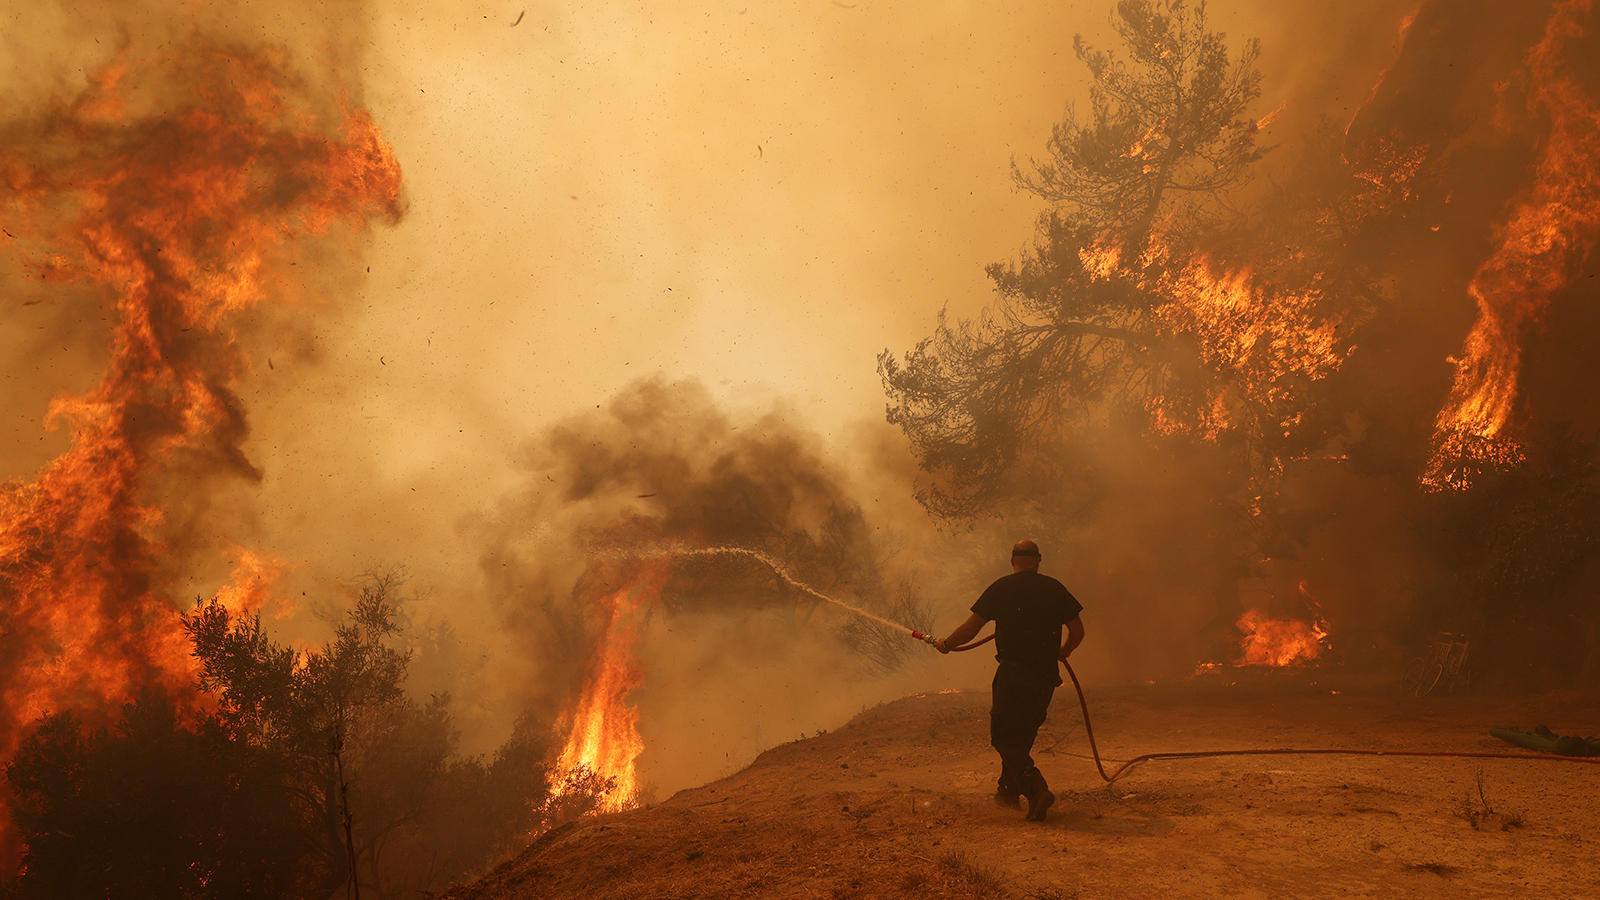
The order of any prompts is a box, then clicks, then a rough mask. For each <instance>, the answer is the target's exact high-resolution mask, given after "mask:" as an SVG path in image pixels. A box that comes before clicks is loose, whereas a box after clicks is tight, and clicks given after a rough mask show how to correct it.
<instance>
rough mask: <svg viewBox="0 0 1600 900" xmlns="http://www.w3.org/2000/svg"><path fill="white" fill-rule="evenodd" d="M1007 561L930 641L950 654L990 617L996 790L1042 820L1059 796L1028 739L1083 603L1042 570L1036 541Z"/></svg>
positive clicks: (1077, 639) (1077, 633)
mask: <svg viewBox="0 0 1600 900" xmlns="http://www.w3.org/2000/svg"><path fill="white" fill-rule="evenodd" d="M1011 568H1012V569H1013V571H1012V573H1011V574H1010V575H1007V576H1005V577H1004V578H1001V579H1000V580H998V581H996V582H995V583H994V584H991V585H989V589H988V590H986V591H984V592H983V596H981V597H979V598H978V602H977V603H974V604H972V615H971V617H969V618H968V619H967V620H966V621H965V622H962V623H961V624H960V625H959V626H958V627H957V628H956V630H955V631H952V632H950V636H949V637H947V638H945V639H944V640H941V641H935V642H934V647H936V648H937V649H938V650H939V652H940V653H949V652H950V648H951V647H956V646H960V645H961V644H965V643H966V642H967V641H970V640H972V639H973V638H974V637H977V635H978V629H980V628H982V627H983V623H985V622H988V621H990V620H991V619H992V620H994V634H995V637H994V646H995V657H994V658H995V659H997V660H999V662H1000V665H999V667H998V668H996V669H995V673H994V699H993V702H992V706H991V707H990V710H989V743H990V744H992V745H994V749H995V750H996V751H998V752H999V754H1000V780H999V782H998V783H997V784H996V787H995V795H994V797H995V800H996V802H998V803H1001V804H1002V805H1005V806H1010V807H1018V806H1021V798H1022V797H1027V798H1028V816H1027V817H1028V819H1029V820H1030V821H1034V822H1042V821H1044V815H1045V811H1046V810H1048V809H1049V808H1050V805H1051V804H1052V803H1055V802H1056V795H1055V794H1052V793H1051V792H1050V787H1049V785H1047V784H1046V783H1045V780H1044V775H1042V774H1040V772H1039V769H1038V768H1037V767H1035V766H1034V764H1033V756H1032V753H1033V739H1034V738H1035V737H1036V736H1038V734H1039V726H1040V725H1043V724H1044V717H1045V712H1046V711H1048V710H1049V708H1050V698H1051V697H1052V696H1053V695H1054V694H1055V692H1056V688H1057V687H1058V686H1059V685H1060V684H1061V672H1060V670H1059V669H1058V667H1057V665H1056V664H1057V662H1058V661H1061V662H1065V661H1066V658H1067V657H1069V656H1071V655H1072V651H1073V650H1075V649H1077V646H1078V645H1079V644H1081V643H1083V620H1082V619H1081V618H1080V617H1079V613H1081V612H1082V611H1083V605H1082V604H1080V603H1079V602H1078V600H1077V598H1076V597H1073V596H1072V592H1071V591H1068V590H1067V589H1066V586H1065V585H1063V584H1062V583H1061V582H1059V581H1057V580H1055V579H1054V578H1051V577H1050V576H1048V575H1040V574H1039V545H1038V544H1035V543H1034V542H1033V541H1018V542H1017V545H1016V546H1015V547H1013V548H1011ZM1063 625H1065V626H1066V627H1067V639H1066V641H1065V642H1062V640H1061V626H1063Z"/></svg>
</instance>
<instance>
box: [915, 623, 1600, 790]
mask: <svg viewBox="0 0 1600 900" xmlns="http://www.w3.org/2000/svg"><path fill="white" fill-rule="evenodd" d="M911 636H912V637H914V638H916V639H917V640H919V641H922V642H924V643H926V644H928V645H929V646H933V645H935V644H937V643H938V638H935V637H934V636H933V635H930V634H923V633H922V632H920V631H912V632H911ZM992 640H994V633H993V632H991V633H990V634H989V635H988V636H987V637H982V638H979V639H977V640H975V641H973V642H971V643H969V644H962V645H961V646H959V647H946V648H945V649H947V650H949V651H950V652H951V653H959V652H961V651H963V650H971V649H973V648H975V647H981V646H983V645H984V644H987V643H989V642H990V641H992ZM1061 664H1062V665H1063V666H1066V668H1067V675H1068V677H1070V678H1071V679H1072V686H1073V688H1075V689H1076V690H1077V692H1078V706H1079V707H1080V708H1082V710H1083V730H1084V733H1085V734H1087V735H1088V736H1089V752H1090V753H1092V754H1094V766H1095V768H1096V769H1098V770H1099V771H1100V777H1101V778H1102V779H1104V781H1105V783H1106V784H1111V783H1113V782H1115V781H1116V780H1117V779H1118V778H1121V777H1122V776H1123V775H1124V774H1125V773H1126V772H1127V771H1128V770H1129V769H1131V768H1133V767H1134V766H1136V765H1138V764H1140V763H1142V762H1148V761H1150V760H1153V759H1209V758H1212V757H1218V756H1453V757H1461V758H1466V759H1538V760H1544V761H1546V762H1574V763H1588V764H1590V765H1600V757H1583V756H1555V755H1551V754H1545V753H1488V752H1484V751H1468V750H1337V749H1323V748H1317V749H1311V750H1296V749H1289V748H1282V749H1279V748H1271V749H1261V748H1255V749H1248V750H1190V751H1184V752H1172V753H1146V754H1144V755H1142V756H1135V757H1134V758H1133V759H1130V760H1128V761H1127V762H1124V763H1123V764H1122V765H1121V766H1119V767H1118V768H1117V770H1116V771H1114V772H1112V773H1110V774H1109V775H1108V774H1106V767H1105V764H1104V763H1102V762H1101V761H1100V748H1099V747H1098V746H1097V745H1096V744H1095V741H1094V726H1093V725H1092V724H1090V722H1089V701H1088V700H1086V699H1084V696H1083V685H1082V684H1081V683H1079V681H1078V673H1076V672H1074V671H1072V664H1071V663H1069V662H1067V661H1066V660H1061ZM1113 762H1114V760H1113Z"/></svg>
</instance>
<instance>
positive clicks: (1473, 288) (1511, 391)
mask: <svg viewBox="0 0 1600 900" xmlns="http://www.w3.org/2000/svg"><path fill="white" fill-rule="evenodd" d="M1589 7H1590V2H1589V0H1565V2H1562V3H1558V4H1556V9H1555V11H1554V12H1553V13H1552V15H1551V17H1550V20H1549V22H1548V23H1547V24H1546V27H1545V34H1544V39H1543V40H1542V41H1540V42H1539V44H1538V45H1537V46H1536V47H1534V48H1533V50H1532V51H1531V52H1530V53H1529V54H1528V61H1527V73H1528V111H1529V113H1530V114H1531V115H1533V116H1535V117H1540V118H1548V120H1549V122H1550V133H1549V137H1547V138H1546V140H1545V142H1544V145H1543V146H1542V147H1541V148H1540V149H1539V156H1538V160H1537V162H1536V163H1535V166H1534V181H1533V186H1532V187H1531V188H1530V189H1529V191H1528V192H1527V194H1526V196H1525V197H1524V198H1523V199H1522V200H1521V201H1520V202H1518V203H1517V205H1516V207H1515V208H1514V209H1513V211H1512V213H1511V216H1510V218H1509V219H1508V220H1507V222H1506V223H1505V225H1504V226H1503V227H1502V228H1501V230H1500V235H1499V241H1500V243H1499V246H1497V247H1496V248H1495V251H1494V253H1493V255H1491V256H1490V257H1489V259H1488V260H1487V261H1485V262H1484V263H1483V265H1481V266H1479V267H1478V271H1477V273H1476V274H1475V275H1474V276H1473V278H1472V283H1471V284H1470V285H1469V286H1468V288H1467V291H1468V293H1470V294H1471V295H1472V298H1473V299H1474V300H1475V301H1476V302H1477V304H1478V321H1477V324H1475V325H1473V327H1472V331H1471V333H1470V334H1468V335H1467V341H1466V347H1465V352H1464V353H1463V354H1462V355H1461V356H1460V358H1457V359H1453V360H1451V361H1452V362H1453V363H1454V364H1455V366H1456V375H1455V384H1454V386H1453V387H1452V388H1451V391H1450V399H1449V401H1448V402H1447V403H1446V404H1445V407H1444V409H1443V410H1442V411H1440V413H1439V416H1438V419H1437V420H1436V421H1435V423H1434V453H1433V458H1432V460H1431V461H1430V464H1429V467H1428V471H1427V473H1426V474H1424V476H1423V478H1422V483H1423V485H1425V486H1426V487H1429V488H1433V489H1442V488H1457V489H1460V488H1465V487H1467V486H1469V485H1470V484H1471V481H1472V474H1473V473H1474V472H1475V471H1478V470H1482V469H1485V468H1504V467H1507V466H1512V465H1516V464H1517V463H1519V462H1520V461H1521V460H1522V449H1521V447H1520V446H1519V445H1518V443H1517V442H1516V441H1515V439H1514V438H1512V437H1510V436H1509V435H1507V434H1506V430H1507V427H1508V425H1509V424H1510V423H1511V416H1512V409H1513V405H1514V402H1515V400H1516V397H1517V381H1518V376H1519V374H1520V371H1521V367H1522V348H1521V338H1522V336H1523V333H1524V332H1525V331H1526V330H1527V328H1528V327H1530V326H1532V325H1534V324H1536V323H1537V322H1538V321H1539V320H1540V319H1541V318H1542V317H1543V315H1544V311H1545V309H1546V307H1547V306H1548V305H1549V302H1550V295H1551V293H1553V292H1554V291H1556V290H1557V289H1559V288H1561V287H1562V286H1564V285H1566V284H1567V282H1568V281H1570V280H1571V278H1572V276H1573V273H1574V272H1575V270H1576V269H1577V267H1578V265H1579V264H1581V263H1582V261H1583V260H1584V259H1585V258H1586V257H1587V256H1588V254H1589V252H1590V250H1592V249H1593V247H1594V243H1595V237H1596V235H1597V234H1600V105H1597V104H1596V103H1595V101H1594V99H1593V98H1592V97H1590V96H1589V93H1588V92H1587V91H1586V90H1584V88H1583V87H1582V86H1581V85H1580V84H1579V83H1578V82H1577V81H1576V80H1575V79H1574V78H1573V77H1572V76H1571V75H1569V74H1568V73H1567V72H1566V71H1565V66H1564V65H1563V61H1562V54H1563V51H1564V50H1565V48H1566V45H1567V43H1568V42H1569V41H1573V40H1575V39H1578V38H1582V37H1583V29H1582V27H1581V25H1580V24H1579V19H1580V18H1581V17H1582V16H1583V15H1584V14H1585V13H1587V11H1588V9H1589Z"/></svg>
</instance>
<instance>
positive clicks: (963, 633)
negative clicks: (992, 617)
mask: <svg viewBox="0 0 1600 900" xmlns="http://www.w3.org/2000/svg"><path fill="white" fill-rule="evenodd" d="M987 621H989V620H988V619H985V618H984V617H983V616H980V615H978V614H977V613H973V614H972V615H970V616H968V617H967V620H966V621H965V622H962V623H961V624H960V625H957V626H956V630H955V631H952V632H950V636H949V637H947V638H945V639H944V640H942V641H935V642H934V645H933V646H934V649H936V650H938V651H939V652H940V653H949V652H950V650H951V648H953V647H959V646H961V645H962V644H965V643H966V642H967V641H970V640H972V639H973V638H975V637H977V636H978V629H980V628H982V627H983V623H985V622H987Z"/></svg>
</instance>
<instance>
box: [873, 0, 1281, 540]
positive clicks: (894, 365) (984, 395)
mask: <svg viewBox="0 0 1600 900" xmlns="http://www.w3.org/2000/svg"><path fill="white" fill-rule="evenodd" d="M1114 25H1115V28H1116V30H1117V33H1118V35H1119V36H1120V37H1121V39H1122V43H1123V45H1124V47H1125V49H1126V52H1127V60H1126V61H1124V60H1123V59H1120V58H1118V57H1117V56H1115V55H1114V54H1112V53H1111V52H1109V51H1100V50H1095V49H1093V48H1092V47H1090V46H1089V45H1087V44H1085V43H1084V42H1083V40H1082V39H1081V37H1080V38H1078V39H1076V41H1075V48H1076V50H1077V55H1078V58H1079V59H1080V60H1082V61H1083V63H1084V65H1085V66H1086V67H1087V68H1088V70H1089V73H1090V75H1091V77H1092V78H1093V82H1092V86H1091V89H1090V110H1089V118H1088V120H1087V121H1079V120H1077V119H1076V118H1074V117H1073V116H1072V114H1071V111H1070V110H1069V115H1068V118H1067V120H1066V121H1064V122H1063V123H1061V124H1060V125H1058V126H1056V128H1055V131H1054V134H1053V135H1052V137H1051V140H1050V142H1049V145H1048V150H1049V156H1048V157H1047V158H1046V159H1045V160H1043V161H1035V160H1030V162H1029V164H1028V166H1027V167H1026V168H1023V167H1020V166H1016V165H1015V164H1013V169H1014V173H1013V174H1014V177H1015V180H1016V182H1017V184H1018V186H1019V187H1021V188H1022V189H1024V190H1026V191H1029V192H1030V193H1033V194H1035V195H1036V196H1038V197H1040V198H1041V199H1043V200H1045V201H1047V202H1048V203H1049V204H1050V206H1049V208H1048V209H1047V210H1046V211H1045V212H1044V214H1043V215H1042V216H1041V217H1040V220H1039V225H1038V228H1037V234H1036V239H1035V244H1034V247H1033V249H1032V251H1031V252H1029V253H1027V254H1025V255H1024V256H1023V257H1022V259H1021V260H1019V261H1017V262H1015V263H1009V264H1001V263H996V264H994V265H991V266H989V267H988V270H987V271H988V274H989V277H990V279H991V280H992V281H993V282H994V285H995V289H996V294H997V299H996V302H995V303H994V304H993V306H992V307H991V308H990V309H989V310H987V311H986V312H985V313H984V314H983V315H982V317H981V318H980V319H979V320H978V321H977V322H967V321H951V320H950V319H949V318H948V317H947V316H946V315H945V314H944V313H941V314H940V317H939V323H938V327H937V329H936V331H935V333H934V336H933V337H931V338H928V339H926V340H923V341H922V342H921V343H919V344H918V345H917V347H916V348H915V349H914V350H912V351H911V352H909V353H907V354H906V355H905V357H904V360H903V361H901V360H897V359H896V358H895V356H894V354H892V353H891V352H889V351H887V350H886V351H884V352H883V353H882V354H880V355H879V357H878V372H879V375H880V376H881V377H882V379H883V384H884V389H885V392H886V393H887V394H888V397H889V400H890V402H889V406H888V419H889V421H890V422H891V423H892V424H895V425H899V426H900V427H901V429H902V430H904V432H905V433H906V436H907V437H908V438H909V439H910V441H911V445H912V449H913V451H914V452H915V453H916V455H917V457H918V459H919V460H920V462H921V464H922V467H923V469H924V470H925V471H926V472H928V473H930V476H931V478H932V480H931V482H930V483H928V484H926V485H924V486H922V487H920V488H919V490H918V499H920V500H921V501H922V502H923V504H924V505H925V506H926V507H927V508H928V510H929V511H930V512H932V513H934V514H935V515H937V516H940V517H944V518H953V519H960V518H967V517H970V516H973V515H975V514H977V513H979V512H982V511H984V510H986V509H989V508H992V507H993V506H994V505H995V504H996V503H997V502H999V501H1001V500H1003V499H1005V498H1006V497H1007V496H1008V495H1016V494H1018V493H1032V492H1034V491H1036V490H1037V489H1038V487H1039V486H1040V485H1041V484H1052V485H1060V484H1064V483H1073V482H1077V483H1083V482H1087V481H1089V480H1091V479H1090V478H1089V477H1088V476H1087V474H1086V473H1085V472H1084V471H1083V465H1084V464H1083V462H1082V460H1081V458H1080V456H1079V455H1077V454H1075V453H1074V451H1073V450H1072V448H1070V447H1067V446H1065V445H1064V444H1063V442H1062V439H1063V437H1064V436H1066V435H1068V434H1071V435H1073V436H1074V437H1080V438H1081V436H1082V435H1081V432H1082V430H1083V429H1084V428H1085V427H1086V426H1088V425H1091V424H1096V423H1099V424H1104V423H1106V422H1107V421H1119V420H1121V419H1124V418H1128V417H1132V419H1133V421H1134V424H1135V425H1137V424H1138V422H1140V421H1142V420H1143V419H1144V418H1145V417H1146V416H1148V415H1149V414H1150V412H1151V405H1152V401H1153V400H1154V399H1155V398H1160V400H1161V404H1160V405H1161V407H1162V415H1164V416H1166V417H1167V418H1168V419H1169V420H1171V421H1170V422H1169V423H1168V425H1169V430H1180V431H1191V432H1193V431H1206V430H1207V429H1208V427H1209V426H1208V425H1207V424H1206V419H1207V417H1208V416H1212V417H1214V415H1213V413H1212V412H1211V409H1210V406H1211V405H1214V402H1215V400H1216V397H1217V396H1218V391H1219V385H1222V384H1224V383H1226V382H1227V381H1228V380H1229V378H1230V377H1233V376H1234V375H1236V374H1237V373H1235V372H1233V371H1230V370H1229V366H1227V365H1219V364H1217V363H1216V362H1215V361H1214V360H1210V359H1208V358H1207V356H1206V353H1205V348H1204V347H1202V346H1200V343H1201V342H1200V341H1199V340H1197V339H1196V338H1195V337H1194V335H1193V330H1194V328H1193V326H1192V325H1191V324H1186V323H1184V322H1182V321H1163V320H1162V315H1161V311H1162V309H1163V308H1164V307H1166V306H1167V305H1168V304H1169V303H1170V301H1171V299H1172V294H1173V292H1174V290H1178V289H1180V287H1179V286H1177V285H1175V282H1174V280H1173V279H1174V277H1175V275H1174V273H1170V272H1168V264H1169V261H1170V260H1171V259H1173V258H1175V257H1178V256H1180V255H1187V254H1188V253H1189V252H1190V251H1192V250H1193V247H1194V244H1195V241H1196V240H1197V238H1198V236H1199V233H1200V231H1201V230H1202V228H1203V227H1210V226H1214V225H1215V223H1216V221H1217V219H1218V212H1219V211H1220V210H1223V209H1224V207H1223V206H1222V204H1221V201H1222V199H1223V197H1224V194H1225V192H1226V191H1227V190H1229V189H1231V188H1234V187H1236V186H1238V185H1240V184H1242V183H1243V182H1244V181H1246V179H1247V178H1248V177H1249V165H1250V163H1252V162H1254V161H1255V160H1256V159H1258V158H1259V157H1260V156H1261V150H1260V149H1259V148H1258V147H1257V146H1256V134H1257V124H1256V122H1254V121H1253V120H1250V119H1248V118H1245V117H1244V112H1245V110H1246V108H1247V107H1248V106H1249V104H1250V103H1251V102H1252V101H1254V100H1255V99H1256V97H1257V96H1258V95H1259V83H1260V75H1259V73H1258V72H1257V71H1256V70H1255V68H1254V64H1255V59H1256V55H1257V46H1256V43H1255V42H1254V41H1251V42H1248V43H1247V44H1246V46H1245V50H1244V52H1243V53H1242V54H1241V55H1240V57H1239V58H1238V59H1237V60H1236V61H1232V62H1230V60H1229V58H1228V54H1227V48H1226V45H1225V43H1224V41H1223V36H1222V35H1221V34H1217V33H1214V32H1210V31H1207V30H1206V16H1205V6H1204V4H1203V3H1202V4H1198V5H1196V6H1195V7H1193V8H1191V7H1189V6H1188V4H1186V3H1184V2H1183V0H1168V2H1155V3H1151V2H1147V0H1126V2H1123V3H1119V4H1118V5H1117V8H1116V16H1115V18H1114ZM1154 232H1159V235H1160V236H1159V239H1156V240H1154V241H1152V235H1153V233H1154ZM1168 318H1169V319H1170V318H1173V317H1171V316H1169V317H1168ZM1180 318H1181V317H1180ZM1246 362H1247V361H1246ZM1213 430H1214V429H1213ZM1255 431H1256V432H1257V433H1259V431H1260V429H1255ZM1019 468H1022V469H1024V470H1026V471H1025V472H1024V473H1022V474H1023V475H1024V476H1028V475H1034V476H1037V477H1025V478H1024V480H1025V481H1026V490H1020V491H1019V490H1017V489H1016V488H1015V486H1014V485H1008V483H1007V481H1008V478H1011V477H1012V476H1014V475H1016V474H1018V473H1017V470H1018V469H1019ZM1088 499H1090V498H1088V497H1087V496H1086V494H1085V492H1082V491H1080V492H1078V495H1077V496H1076V497H1072V498H1067V497H1061V498H1056V502H1057V503H1058V504H1061V505H1066V506H1068V507H1075V506H1078V505H1080V504H1082V503H1084V502H1087V500H1088Z"/></svg>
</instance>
